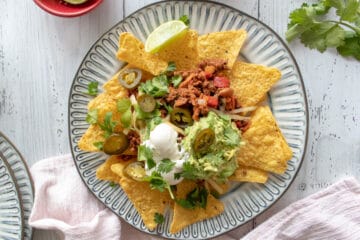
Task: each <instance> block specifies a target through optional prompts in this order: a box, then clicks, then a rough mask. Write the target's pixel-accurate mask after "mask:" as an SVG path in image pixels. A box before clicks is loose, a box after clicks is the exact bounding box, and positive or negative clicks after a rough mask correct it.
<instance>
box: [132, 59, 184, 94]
mask: <svg viewBox="0 0 360 240" xmlns="http://www.w3.org/2000/svg"><path fill="white" fill-rule="evenodd" d="M175 70H176V65H175V62H169V63H168V66H167V68H166V69H165V70H164V71H163V72H162V73H160V74H159V75H158V76H156V77H154V78H152V79H150V80H147V81H146V82H143V83H141V84H140V86H139V91H140V93H145V94H148V95H150V96H152V97H155V98H156V97H163V96H165V95H166V94H168V93H169V84H173V85H174V86H175V87H177V86H178V85H179V84H180V82H181V81H182V77H181V76H179V75H176V76H172V77H169V76H168V75H171V73H172V72H174V71H175Z"/></svg>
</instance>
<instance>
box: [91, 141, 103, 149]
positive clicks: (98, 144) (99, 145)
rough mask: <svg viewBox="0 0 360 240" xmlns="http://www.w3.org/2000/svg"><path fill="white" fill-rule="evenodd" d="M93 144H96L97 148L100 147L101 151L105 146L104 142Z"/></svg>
mask: <svg viewBox="0 0 360 240" xmlns="http://www.w3.org/2000/svg"><path fill="white" fill-rule="evenodd" d="M93 144H94V146H95V147H96V148H97V149H99V150H100V151H102V150H103V148H104V142H94V143H93Z"/></svg>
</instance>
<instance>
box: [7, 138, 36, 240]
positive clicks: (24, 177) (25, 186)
mask: <svg viewBox="0 0 360 240" xmlns="http://www.w3.org/2000/svg"><path fill="white" fill-rule="evenodd" d="M0 154H2V155H3V156H4V158H6V161H7V163H8V165H9V167H10V169H11V171H12V172H13V174H14V177H15V181H16V184H17V186H18V189H19V194H20V198H21V207H22V210H23V224H24V225H23V231H24V237H23V238H22V239H24V240H30V239H31V238H32V228H31V227H30V225H29V223H28V220H29V216H30V213H31V208H32V206H33V202H34V192H33V184H32V180H31V176H30V173H29V171H28V168H27V165H26V163H25V161H24V159H23V158H22V156H21V154H20V152H19V151H18V150H17V149H16V147H15V146H14V145H13V144H12V143H11V142H10V140H9V139H7V138H6V137H5V136H4V135H3V134H2V133H1V132H0Z"/></svg>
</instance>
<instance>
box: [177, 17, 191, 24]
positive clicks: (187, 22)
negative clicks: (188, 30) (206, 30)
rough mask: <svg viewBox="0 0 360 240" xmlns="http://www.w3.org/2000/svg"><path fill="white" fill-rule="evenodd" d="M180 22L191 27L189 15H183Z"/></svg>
mask: <svg viewBox="0 0 360 240" xmlns="http://www.w3.org/2000/svg"><path fill="white" fill-rule="evenodd" d="M179 20H180V21H182V22H183V23H185V25H186V26H190V19H189V17H188V16H187V15H182V16H181V17H180V18H179Z"/></svg>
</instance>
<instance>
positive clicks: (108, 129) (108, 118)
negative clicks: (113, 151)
mask: <svg viewBox="0 0 360 240" xmlns="http://www.w3.org/2000/svg"><path fill="white" fill-rule="evenodd" d="M112 115H113V113H112V112H107V113H106V114H105V119H104V123H103V124H99V126H100V128H101V129H102V130H103V131H105V134H104V136H105V138H108V137H109V136H110V135H111V134H112V133H113V132H114V128H115V126H116V124H117V123H116V122H114V121H112Z"/></svg>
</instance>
